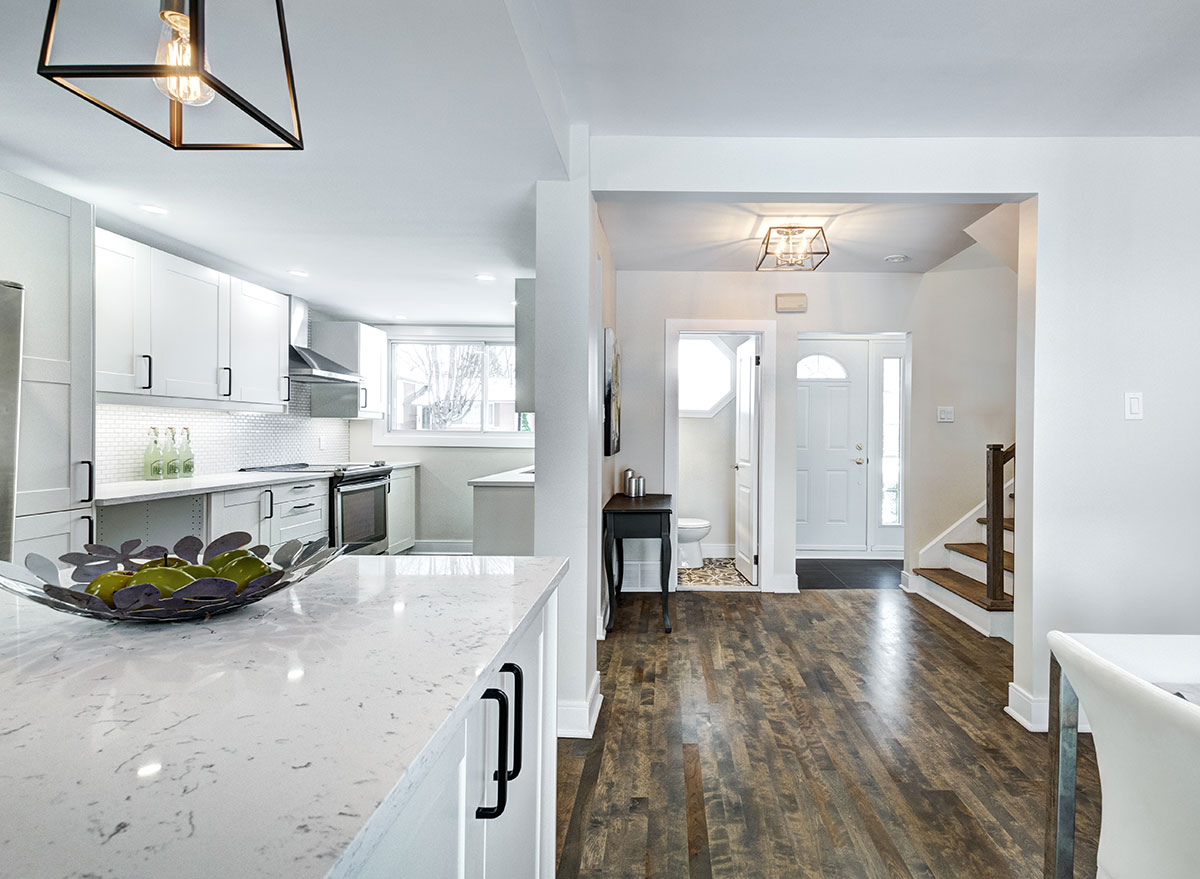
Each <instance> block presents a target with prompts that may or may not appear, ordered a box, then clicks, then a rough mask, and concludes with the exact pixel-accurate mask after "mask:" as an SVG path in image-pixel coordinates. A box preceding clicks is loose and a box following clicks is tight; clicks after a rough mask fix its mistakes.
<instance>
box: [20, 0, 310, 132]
mask: <svg viewBox="0 0 1200 879" xmlns="http://www.w3.org/2000/svg"><path fill="white" fill-rule="evenodd" d="M205 7H206V3H205V0H124V2H122V3H111V2H107V3H98V2H95V0H51V2H50V10H49V12H48V13H47V15H46V31H45V34H44V36H43V38H42V51H41V54H40V55H39V57H38V73H39V74H40V75H42V76H44V77H46V78H47V79H49V80H51V81H52V82H55V83H57V84H58V85H60V86H62V87H63V88H65V89H67V90H68V91H70V92H72V93H74V94H76V95H78V96H79V97H81V98H83V99H84V100H85V101H88V102H90V103H92V104H95V105H96V106H97V107H100V108H101V109H102V110H105V111H107V112H108V113H111V114H112V115H113V116H116V117H117V118H118V119H120V120H122V121H123V122H126V123H128V124H129V125H132V126H133V127H134V128H136V129H138V130H139V131H141V132H142V133H143V134H147V135H149V136H150V137H153V138H154V139H155V140H157V141H159V142H160V143H163V144H166V145H167V146H169V147H171V148H172V149H176V150H252V149H294V150H302V149H304V138H303V136H302V134H301V131H300V111H299V108H298V107H297V106H296V88H295V82H294V80H293V77H292V56H291V49H290V48H289V46H288V35H287V25H286V24H285V22H284V17H283V0H222V2H218V3H216V4H215V10H216V11H215V12H214V15H213V16H212V17H210V16H209V15H207V14H206V13H207V11H208V10H206V8H205ZM217 13H219V15H218V14H217ZM210 53H211V54H210Z"/></svg>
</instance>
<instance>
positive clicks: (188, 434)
mask: <svg viewBox="0 0 1200 879" xmlns="http://www.w3.org/2000/svg"><path fill="white" fill-rule="evenodd" d="M179 475H180V476H182V477H183V478H184V479H191V478H192V477H193V476H195V475H196V455H195V453H194V452H193V451H192V429H191V428H190V427H185V428H184V429H183V442H182V443H181V444H180V446H179Z"/></svg>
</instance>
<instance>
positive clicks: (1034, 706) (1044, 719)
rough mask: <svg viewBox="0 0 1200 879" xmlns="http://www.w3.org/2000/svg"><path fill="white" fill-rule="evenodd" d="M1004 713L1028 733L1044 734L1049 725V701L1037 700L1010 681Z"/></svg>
mask: <svg viewBox="0 0 1200 879" xmlns="http://www.w3.org/2000/svg"><path fill="white" fill-rule="evenodd" d="M1004 713H1005V714H1007V715H1008V716H1009V717H1011V718H1012V719H1013V720H1015V721H1016V722H1017V723H1019V724H1021V726H1023V727H1025V729H1027V730H1029V731H1030V732H1045V731H1046V730H1047V728H1048V727H1049V725H1050V700H1049V699H1038V698H1036V697H1034V695H1033V694H1032V693H1030V692H1029V691H1028V690H1026V689H1025V688H1024V687H1020V686H1017V684H1015V683H1013V682H1011V681H1010V682H1009V684H1008V705H1007V706H1005V708H1004Z"/></svg>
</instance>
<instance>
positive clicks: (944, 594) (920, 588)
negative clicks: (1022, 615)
mask: <svg viewBox="0 0 1200 879" xmlns="http://www.w3.org/2000/svg"><path fill="white" fill-rule="evenodd" d="M900 586H901V588H902V589H904V591H905V592H908V593H910V594H912V595H919V596H920V597H921V598H924V599H925V600H926V601H928V602H929V603H930V604H933V605H936V606H937V607H940V608H941V609H942V610H944V611H946V613H948V614H950V615H951V616H952V617H955V618H957V619H959V620H962V621H963V622H964V623H966V624H967V625H968V626H970V627H971V628H972V629H974V630H975V631H976V632H979V633H980V634H981V635H987V636H988V637H989V638H1003V639H1004V640H1005V641H1007V642H1009V643H1010V644H1011V643H1012V640H1013V613H1012V611H1011V610H984V609H983V608H982V607H979V606H978V605H975V604H972V603H971V602H969V601H967V600H966V599H965V598H963V597H962V596H960V595H955V594H954V593H953V592H951V591H950V590H948V589H943V588H942V587H941V586H938V585H937V584H936V583H933V582H930V581H929V580H926V579H925V578H924V577H921V576H919V575H917V574H908V576H907V577H901V578H900Z"/></svg>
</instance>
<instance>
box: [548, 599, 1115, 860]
mask: <svg viewBox="0 0 1200 879" xmlns="http://www.w3.org/2000/svg"><path fill="white" fill-rule="evenodd" d="M671 615H672V620H673V622H674V624H675V630H674V633H673V634H671V635H664V634H663V632H662V627H661V617H660V615H659V605H658V599H657V597H655V596H654V595H647V594H635V595H629V594H626V595H625V596H622V598H621V599H620V607H619V608H618V612H617V620H616V630H615V631H614V632H612V633H610V634H609V635H608V638H607V639H606V640H605V641H603V642H601V643H600V645H599V665H600V671H601V675H602V692H603V693H604V705H603V707H602V709H601V712H600V718H599V721H598V723H597V727H596V733H595V736H594V737H593V738H592V739H591V740H570V739H563V740H561V741H560V743H559V752H558V760H559V771H558V851H559V865H558V877H559V879H576V877H586V879H597V877H622V879H624V877H639V879H640V877H667V879H709V877H713V879H735V877H736V879H750V877H787V879H794V877H795V879H799V877H839V879H852V877H860V876H863V877H876V876H879V877H906V876H912V877H946V879H987V877H1040V876H1041V870H1042V856H1043V854H1042V844H1043V826H1044V815H1045V787H1044V785H1045V774H1046V765H1047V754H1046V736H1045V735H1035V734H1033V733H1028V732H1025V731H1024V730H1023V729H1022V728H1021V727H1020V726H1018V725H1017V723H1016V722H1015V721H1013V720H1011V719H1009V718H1008V717H1006V716H1005V715H1004V714H1003V713H1002V711H1001V706H1003V705H1004V704H1005V703H1006V701H1007V686H1008V681H1009V680H1010V679H1011V676H1012V675H1011V659H1010V658H1009V657H1010V656H1011V648H1010V647H1009V645H1008V644H1006V643H1004V642H1002V641H999V640H996V639H988V638H985V637H983V636H982V635H979V634H977V633H976V632H974V631H973V630H971V629H969V628H968V627H966V626H965V625H963V624H962V623H960V622H958V621H957V620H955V619H953V618H951V617H950V616H948V615H947V614H945V613H943V612H942V611H940V610H938V609H937V608H934V607H933V606H932V605H930V604H928V603H927V602H924V601H923V600H922V599H920V598H917V597H915V596H911V595H908V594H906V593H904V592H901V591H900V590H878V591H876V590H838V591H815V590H814V591H803V592H800V593H798V594H795V595H772V594H768V595H759V594H748V593H736V594H722V593H683V592H679V593H676V594H674V595H673V596H672V601H671ZM1078 796H1079V819H1078V821H1079V829H1078V840H1079V841H1078V845H1077V854H1076V875H1077V876H1094V875H1095V869H1096V868H1095V856H1096V855H1095V840H1096V839H1097V838H1098V835H1099V814H1100V802H1099V782H1098V779H1097V773H1096V764H1095V758H1094V752H1093V751H1092V749H1091V741H1090V737H1089V736H1080V767H1079V794H1078Z"/></svg>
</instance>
